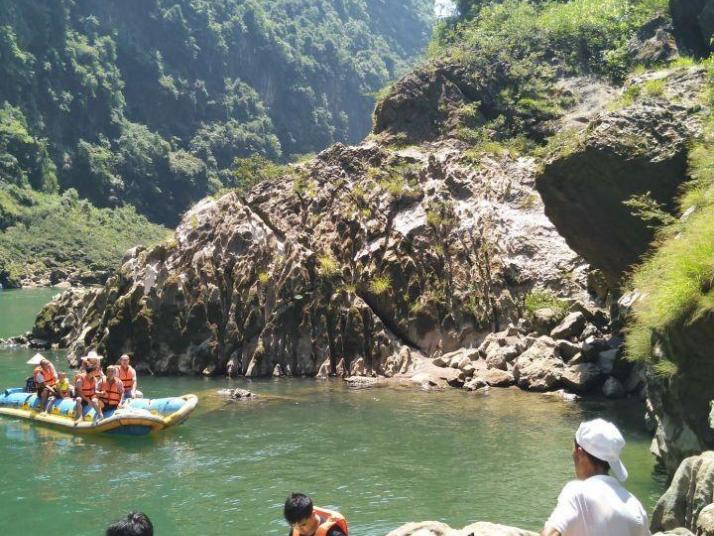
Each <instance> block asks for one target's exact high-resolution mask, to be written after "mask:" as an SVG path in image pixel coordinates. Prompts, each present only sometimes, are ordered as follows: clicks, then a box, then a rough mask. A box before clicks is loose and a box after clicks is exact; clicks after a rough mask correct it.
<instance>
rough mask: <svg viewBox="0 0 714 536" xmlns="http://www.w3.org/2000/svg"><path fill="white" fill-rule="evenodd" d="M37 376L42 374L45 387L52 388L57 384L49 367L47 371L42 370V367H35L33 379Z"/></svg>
mask: <svg viewBox="0 0 714 536" xmlns="http://www.w3.org/2000/svg"><path fill="white" fill-rule="evenodd" d="M38 374H42V376H43V377H44V378H45V385H46V386H47V387H54V386H55V383H57V378H55V374H54V372H53V371H52V367H49V368H48V369H47V370H45V369H43V368H42V367H35V373H34V374H33V377H34V378H37V375H38Z"/></svg>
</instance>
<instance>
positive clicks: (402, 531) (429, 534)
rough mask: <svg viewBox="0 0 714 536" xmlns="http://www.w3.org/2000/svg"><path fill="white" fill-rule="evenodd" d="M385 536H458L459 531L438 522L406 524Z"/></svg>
mask: <svg viewBox="0 0 714 536" xmlns="http://www.w3.org/2000/svg"><path fill="white" fill-rule="evenodd" d="M387 536H460V531H458V530H454V529H452V528H451V527H450V526H448V525H446V524H444V523H439V522H438V521H424V522H422V523H407V524H406V525H403V526H401V527H399V528H398V529H394V530H393V531H391V532H389V533H388V534H387Z"/></svg>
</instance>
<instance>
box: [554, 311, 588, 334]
mask: <svg viewBox="0 0 714 536" xmlns="http://www.w3.org/2000/svg"><path fill="white" fill-rule="evenodd" d="M585 323H586V319H585V315H584V314H583V313H582V312H580V311H576V312H574V313H570V314H568V315H567V316H566V317H565V318H564V319H563V320H561V322H560V324H558V325H557V326H556V327H554V328H553V330H552V331H551V332H550V336H551V337H553V338H554V339H570V338H572V337H578V336H579V335H580V334H581V333H582V332H583V330H584V329H585Z"/></svg>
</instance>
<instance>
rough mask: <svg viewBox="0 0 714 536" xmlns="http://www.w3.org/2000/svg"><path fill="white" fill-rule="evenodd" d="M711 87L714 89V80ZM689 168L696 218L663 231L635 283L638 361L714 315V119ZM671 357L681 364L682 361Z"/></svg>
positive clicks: (633, 351)
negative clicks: (674, 330) (693, 322)
mask: <svg viewBox="0 0 714 536" xmlns="http://www.w3.org/2000/svg"><path fill="white" fill-rule="evenodd" d="M709 85H710V87H712V86H714V78H711V79H710V82H709ZM689 167H690V176H691V177H692V179H691V180H690V181H689V182H688V183H687V184H686V185H685V188H684V191H683V194H682V195H681V197H680V199H679V206H680V209H681V210H682V211H684V210H687V209H693V212H692V213H691V214H689V216H688V217H687V218H686V219H684V220H673V221H670V222H669V224H668V225H666V226H664V227H663V228H662V229H661V230H660V232H659V233H658V236H657V241H656V243H655V248H654V249H653V251H652V253H651V254H650V255H649V257H648V258H647V259H646V260H645V261H644V262H643V263H642V264H641V265H640V266H638V267H637V268H636V269H635V271H634V274H633V277H632V285H633V286H634V288H636V289H638V290H639V291H640V292H641V293H642V294H643V297H642V299H641V300H639V301H638V302H637V304H636V305H635V308H634V314H633V316H634V319H633V322H632V324H631V326H630V328H629V331H628V333H627V338H626V345H627V355H628V357H629V358H630V359H632V360H640V361H652V360H653V357H652V354H653V351H652V344H653V342H654V339H655V338H656V337H658V336H659V337H662V336H665V334H666V332H667V329H668V328H670V327H671V326H676V325H679V324H681V323H683V322H686V321H687V319H689V318H691V317H694V316H696V315H697V314H699V313H701V312H702V311H710V310H714V291H713V290H712V289H713V288H714V116H711V115H710V116H709V118H708V120H707V124H706V126H705V129H704V135H703V136H702V138H701V140H700V141H699V142H698V143H697V144H696V145H695V146H694V147H693V149H692V150H691V151H690V161H689ZM669 357H670V358H671V359H672V360H673V362H674V363H675V364H676V362H677V358H678V356H669ZM663 366H665V365H663ZM666 366H669V365H666Z"/></svg>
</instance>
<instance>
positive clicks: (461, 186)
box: [35, 140, 588, 376]
mask: <svg viewBox="0 0 714 536" xmlns="http://www.w3.org/2000/svg"><path fill="white" fill-rule="evenodd" d="M464 149H465V146H464V145H463V144H461V143H460V142H456V141H453V140H452V141H442V142H440V143H438V144H432V145H430V146H428V147H420V148H417V147H411V148H407V149H403V150H397V151H395V150H388V149H385V148H382V147H381V146H380V145H378V144H376V143H365V144H363V145H361V146H358V147H345V146H342V145H336V146H334V147H332V148H331V149H329V150H326V151H324V152H323V153H321V154H320V155H319V156H318V157H317V158H316V159H315V160H314V161H313V162H311V163H309V164H305V165H299V166H295V167H294V168H293V170H292V171H291V172H290V173H289V174H288V175H286V176H285V177H283V178H281V179H280V180H275V181H270V182H265V183H262V184H260V185H258V186H257V187H256V188H254V189H253V190H252V191H251V192H250V193H249V194H247V195H246V196H245V197H241V196H239V195H238V194H236V193H232V194H228V195H226V196H224V197H222V198H220V199H206V200H204V201H202V202H201V203H199V204H197V205H196V206H195V207H194V208H193V209H192V210H190V211H189V212H188V213H187V214H186V215H185V216H184V218H183V220H182V222H181V224H180V226H179V227H178V229H177V231H176V236H175V239H174V240H173V241H171V242H167V243H164V244H162V245H160V246H158V247H155V248H153V249H152V250H150V251H149V250H144V249H142V248H138V249H136V250H133V251H130V252H129V253H128V254H127V255H126V257H125V259H124V262H123V264H122V266H121V268H120V269H119V270H118V272H117V274H116V275H115V276H113V277H112V278H111V279H110V280H109V281H108V283H107V284H106V286H105V287H104V288H103V289H102V290H100V291H99V292H96V294H92V297H91V298H86V300H87V301H88V302H90V303H89V305H88V306H87V307H83V308H81V311H75V312H74V313H73V314H72V315H71V316H72V318H73V320H72V321H71V322H68V321H67V320H66V318H67V315H66V314H65V309H66V307H63V305H62V304H63V303H64V304H65V305H66V304H67V303H68V302H69V301H71V300H70V298H68V297H67V296H64V297H62V298H60V300H59V301H55V302H53V303H51V304H50V305H49V306H48V307H47V308H46V309H45V310H44V311H43V312H42V313H41V314H40V321H39V322H38V325H37V326H36V328H35V331H36V334H37V336H39V335H40V334H41V335H42V336H43V337H45V338H47V339H49V340H50V341H52V342H62V343H67V342H68V341H70V340H71V344H70V357H71V358H73V359H74V358H76V357H77V356H78V355H79V354H81V353H83V352H84V351H86V350H87V349H88V348H89V347H96V348H97V349H98V350H99V351H101V352H104V353H106V354H108V355H109V357H110V359H114V358H116V357H118V356H119V354H121V353H123V352H128V353H131V354H134V361H135V362H136V363H137V364H139V365H140V366H144V367H147V368H150V369H151V370H152V371H153V372H155V373H177V372H178V373H192V372H199V371H204V370H205V371H206V372H207V373H222V372H223V371H224V370H225V367H226V364H227V363H228V361H229V360H231V359H232V360H233V361H234V362H235V363H236V364H238V370H239V371H241V372H242V373H244V374H246V375H249V376H257V375H270V374H271V373H272V372H273V370H274V368H275V366H276V365H280V366H281V368H282V369H283V370H285V371H286V372H288V373H292V374H315V373H316V372H317V370H318V369H319V368H320V367H321V365H325V366H326V367H327V368H326V370H328V371H331V372H335V370H336V367H337V364H338V363H339V362H340V361H341V360H343V359H344V368H345V370H350V369H351V368H352V363H354V362H356V361H358V360H362V361H361V362H360V363H363V365H360V367H359V368H360V370H362V371H363V372H364V373H366V374H372V373H377V374H382V373H384V372H385V364H386V363H387V360H388V358H390V356H393V355H394V354H397V353H398V352H399V350H400V348H402V347H403V346H405V345H406V346H409V347H411V348H413V349H414V350H416V351H417V354H418V353H422V354H426V355H432V354H438V353H440V352H448V351H451V350H455V349H458V348H460V347H463V346H475V345H478V344H479V343H480V342H481V341H482V339H483V338H484V336H485V335H486V334H487V333H489V332H491V331H494V330H498V329H499V328H500V327H501V326H505V325H507V324H508V323H509V322H512V323H516V322H517V321H518V319H519V318H520V317H521V316H522V314H523V309H524V307H523V300H524V296H525V295H526V294H527V293H528V292H530V291H531V290H532V289H533V288H534V287H536V286H538V287H539V288H548V289H551V291H552V292H553V293H556V294H560V295H561V296H563V297H564V298H578V299H581V300H584V301H587V299H588V298H587V293H586V291H585V286H586V281H585V279H586V266H585V265H584V263H583V262H582V260H581V259H580V258H579V257H578V256H577V255H576V254H575V253H574V252H573V251H572V250H571V249H570V248H569V247H568V246H567V245H566V243H565V241H564V240H563V239H562V238H561V237H560V236H559V235H558V234H557V232H556V231H555V228H554V227H553V225H552V224H551V223H550V221H549V220H548V219H547V218H546V216H545V214H544V212H543V205H542V204H541V202H540V199H539V197H538V196H537V194H536V193H535V192H534V187H533V185H534V177H535V167H536V166H535V162H534V160H533V159H532V158H518V159H514V158H512V157H510V156H506V155H504V156H499V157H495V156H492V155H489V154H481V155H479V156H478V157H477V158H475V157H474V156H473V155H470V156H467V155H465V154H464ZM80 313H81V314H80ZM76 315H79V316H81V319H77V318H75V317H76ZM392 368H394V366H393V364H392ZM400 368H401V364H399V365H398V366H397V369H400Z"/></svg>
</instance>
